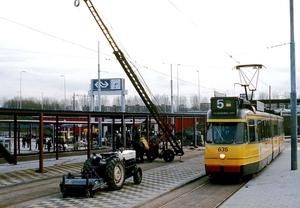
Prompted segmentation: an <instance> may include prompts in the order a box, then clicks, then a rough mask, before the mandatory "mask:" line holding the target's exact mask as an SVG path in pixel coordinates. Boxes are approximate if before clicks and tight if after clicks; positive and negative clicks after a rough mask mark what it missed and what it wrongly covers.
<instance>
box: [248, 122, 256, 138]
mask: <svg viewBox="0 0 300 208" xmlns="http://www.w3.org/2000/svg"><path fill="white" fill-rule="evenodd" d="M248 126H249V138H250V143H252V142H255V125H254V120H253V119H250V120H249V122H248Z"/></svg>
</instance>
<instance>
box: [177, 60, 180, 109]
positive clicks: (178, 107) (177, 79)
mask: <svg viewBox="0 0 300 208" xmlns="http://www.w3.org/2000/svg"><path fill="white" fill-rule="evenodd" d="M179 66H180V64H177V112H179V76H178V71H179V70H178V67H179Z"/></svg>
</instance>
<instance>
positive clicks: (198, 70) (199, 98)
mask: <svg viewBox="0 0 300 208" xmlns="http://www.w3.org/2000/svg"><path fill="white" fill-rule="evenodd" d="M197 73H198V97H199V110H201V107H200V106H201V104H200V76H199V70H197Z"/></svg>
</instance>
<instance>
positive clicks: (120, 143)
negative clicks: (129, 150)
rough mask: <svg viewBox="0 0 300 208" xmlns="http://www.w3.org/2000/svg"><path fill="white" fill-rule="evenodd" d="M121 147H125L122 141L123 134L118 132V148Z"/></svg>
mask: <svg viewBox="0 0 300 208" xmlns="http://www.w3.org/2000/svg"><path fill="white" fill-rule="evenodd" d="M121 147H124V144H123V141H122V135H121V134H120V133H118V135H117V139H116V149H117V150H118V149H120V148H121Z"/></svg>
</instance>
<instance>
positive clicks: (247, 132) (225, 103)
mask: <svg viewBox="0 0 300 208" xmlns="http://www.w3.org/2000/svg"><path fill="white" fill-rule="evenodd" d="M207 122H208V130H207V141H206V146H205V170H206V173H207V174H210V175H212V176H217V175H226V174H230V175H233V174H236V175H238V176H241V177H242V176H247V175H251V174H254V173H256V172H258V171H260V170H261V169H262V168H264V167H265V166H266V165H267V164H269V163H270V162H271V161H272V160H273V159H274V158H275V157H276V156H277V155H278V154H280V152H281V151H282V150H283V149H284V132H283V118H282V117H280V116H277V115H274V114H270V113H266V112H263V104H262V103H261V102H257V103H256V104H251V103H250V101H247V100H243V99H240V98H237V97H214V98H211V109H210V110H209V111H208V113H207Z"/></svg>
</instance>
